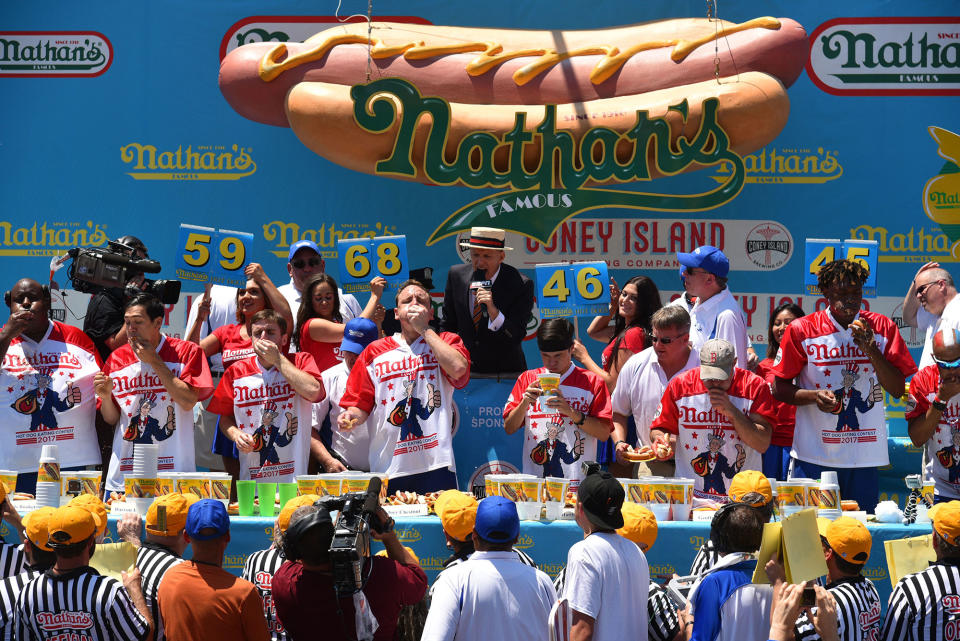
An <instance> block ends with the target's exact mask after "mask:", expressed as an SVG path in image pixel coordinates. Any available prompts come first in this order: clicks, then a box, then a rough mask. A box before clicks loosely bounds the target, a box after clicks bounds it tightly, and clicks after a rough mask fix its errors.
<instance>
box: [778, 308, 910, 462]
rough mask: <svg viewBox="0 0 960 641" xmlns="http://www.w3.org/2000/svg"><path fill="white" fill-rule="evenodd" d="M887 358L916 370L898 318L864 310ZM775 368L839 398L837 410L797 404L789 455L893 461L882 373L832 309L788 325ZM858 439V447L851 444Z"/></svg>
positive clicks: (824, 459)
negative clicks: (791, 447) (840, 323)
mask: <svg viewBox="0 0 960 641" xmlns="http://www.w3.org/2000/svg"><path fill="white" fill-rule="evenodd" d="M858 318H861V319H863V320H864V321H865V322H867V323H869V324H870V327H871V328H872V329H873V332H874V340H875V341H876V343H877V346H878V347H879V348H880V351H881V353H883V356H884V358H886V359H887V361H888V362H889V363H890V364H891V365H893V366H894V367H896V368H897V369H898V370H900V372H902V373H903V375H904V376H910V375H911V374H913V373H914V372H916V371H917V366H916V365H915V364H914V362H913V357H911V356H910V352H908V351H907V345H906V343H904V342H903V338H901V337H900V330H899V329H898V328H897V326H896V324H895V323H894V322H893V321H892V320H890V319H889V318H887V317H886V316H883V315H881V314H876V313H874V312H868V311H861V312H860V314H859V316H858ZM772 372H773V374H774V375H775V376H777V377H779V378H785V379H787V380H792V379H794V378H796V379H797V380H796V384H797V386H799V387H800V388H802V389H810V390H829V391H831V392H833V393H834V394H835V395H836V396H837V398H838V399H839V400H840V404H839V405H838V407H837V409H836V410H835V411H834V412H833V413H828V412H822V411H820V409H819V408H818V407H817V405H816V404H815V403H813V404H810V405H800V406H798V407H797V420H796V427H795V428H794V432H793V450H792V451H791V452H790V455H791V456H793V457H794V458H796V459H799V460H801V461H808V462H810V463H814V464H816V465H822V466H826V467H879V466H881V465H886V464H887V463H888V462H889V457H888V455H887V426H886V415H885V413H884V407H883V389H882V388H881V387H880V384H879V382H878V379H877V373H876V371H875V370H874V368H873V365H872V364H871V363H870V359H869V358H867V356H866V354H864V353H863V352H862V351H861V350H860V348H859V347H857V345H856V343H854V342H853V338H852V334H851V332H850V329H849V328H848V329H844V328H842V327H840V325H838V324H837V321H836V320H834V318H833V315H832V314H831V313H830V310H829V309H825V310H822V311H819V312H815V313H813V314H808V315H807V316H804V317H803V318H798V319H797V320H795V321H794V322H792V323H790V324H789V325H787V331H786V333H784V335H783V340H781V341H780V351H778V352H777V358H776V360H775V361H774V363H773V369H772ZM848 445H854V446H855V447H846V446H848Z"/></svg>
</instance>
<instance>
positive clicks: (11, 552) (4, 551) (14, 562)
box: [0, 538, 27, 579]
mask: <svg viewBox="0 0 960 641" xmlns="http://www.w3.org/2000/svg"><path fill="white" fill-rule="evenodd" d="M26 564H27V557H26V555H24V553H23V546H22V545H20V544H19V543H4V542H3V539H2V538H0V579H5V578H7V577H8V576H13V575H14V574H20V573H21V572H23V569H24V566H25V565H26Z"/></svg>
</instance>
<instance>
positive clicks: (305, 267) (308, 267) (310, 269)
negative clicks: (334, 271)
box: [277, 240, 363, 347]
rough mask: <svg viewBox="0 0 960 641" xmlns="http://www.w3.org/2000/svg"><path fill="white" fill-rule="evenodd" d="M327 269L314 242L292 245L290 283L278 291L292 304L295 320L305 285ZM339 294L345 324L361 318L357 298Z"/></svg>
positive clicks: (289, 257)
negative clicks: (352, 319) (311, 278)
mask: <svg viewBox="0 0 960 641" xmlns="http://www.w3.org/2000/svg"><path fill="white" fill-rule="evenodd" d="M326 267H327V266H326V262H325V261H324V260H323V256H321V255H320V248H319V247H317V244H316V243H315V242H313V241H312V240H298V241H297V242H295V243H293V244H292V245H290V253H289V254H287V273H288V274H290V282H289V283H287V284H286V285H281V286H280V287H278V288H277V289H279V290H280V293H281V294H283V297H284V298H286V299H287V302H288V303H289V304H290V313H291V314H293V317H294V318H296V317H297V312H299V311H300V297H301V295H302V294H303V287H304V285H306V283H307V281H308V280H309V279H310V277H311V276H313V275H314V274H320V273H323V272H324V270H325V269H326ZM337 293H338V294H339V295H340V315H341V316H343V322H344V323H346V322H347V321H348V320H350V319H351V318H360V315H361V314H362V313H363V308H362V307H360V303H359V302H357V299H356V297H354V295H353V294H344V293H343V290H342V289H340V288H337ZM291 347H292V346H291Z"/></svg>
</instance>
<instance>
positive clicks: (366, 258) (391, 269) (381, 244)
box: [337, 236, 409, 294]
mask: <svg viewBox="0 0 960 641" xmlns="http://www.w3.org/2000/svg"><path fill="white" fill-rule="evenodd" d="M337 252H338V253H339V254H340V287H341V288H342V289H343V291H344V293H347V294H354V293H356V292H364V291H367V289H368V288H369V286H370V281H371V280H372V279H373V278H374V277H375V276H383V277H384V278H385V279H386V280H387V287H389V288H394V287H397V286H398V285H400V283H402V282H403V281H405V280H407V273H408V272H409V269H408V268H407V237H406V236H378V237H376V238H347V239H344V240H338V241H337Z"/></svg>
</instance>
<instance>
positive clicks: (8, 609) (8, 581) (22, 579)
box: [0, 567, 41, 641]
mask: <svg viewBox="0 0 960 641" xmlns="http://www.w3.org/2000/svg"><path fill="white" fill-rule="evenodd" d="M40 573H41V572H40V570H34V569H31V568H29V567H28V568H27V569H25V570H24V571H23V572H21V573H20V574H14V575H13V576H8V577H7V578H5V579H3V580H2V581H0V639H2V640H3V641H11V639H13V608H14V606H16V605H17V597H18V596H20V592H21V591H22V590H23V586H25V585H26V584H27V583H29V582H30V581H32V580H33V579H35V578H37V577H38V576H40Z"/></svg>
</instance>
